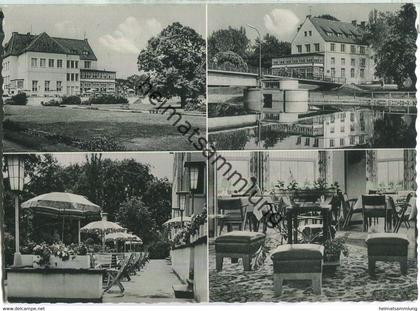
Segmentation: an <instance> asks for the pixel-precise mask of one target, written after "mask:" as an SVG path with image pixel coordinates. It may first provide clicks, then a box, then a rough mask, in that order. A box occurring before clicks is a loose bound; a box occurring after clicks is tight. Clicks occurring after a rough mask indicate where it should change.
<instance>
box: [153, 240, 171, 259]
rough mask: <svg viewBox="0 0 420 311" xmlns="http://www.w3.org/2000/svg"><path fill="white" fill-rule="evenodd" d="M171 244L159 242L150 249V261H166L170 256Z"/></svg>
mask: <svg viewBox="0 0 420 311" xmlns="http://www.w3.org/2000/svg"><path fill="white" fill-rule="evenodd" d="M169 250H170V244H169V242H168V241H157V242H156V243H154V244H153V245H151V246H150V247H149V257H150V259H165V258H166V257H168V256H169Z"/></svg>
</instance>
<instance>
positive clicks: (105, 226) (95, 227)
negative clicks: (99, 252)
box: [80, 213, 127, 250]
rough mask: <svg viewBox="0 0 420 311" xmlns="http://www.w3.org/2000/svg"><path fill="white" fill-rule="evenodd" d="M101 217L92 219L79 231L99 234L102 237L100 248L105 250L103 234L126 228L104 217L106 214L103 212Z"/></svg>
mask: <svg viewBox="0 0 420 311" xmlns="http://www.w3.org/2000/svg"><path fill="white" fill-rule="evenodd" d="M103 217H104V218H103V219H102V220H100V221H94V222H91V223H88V224H87V225H86V226H84V227H83V228H81V229H80V232H85V233H93V234H97V235H100V236H101V237H102V249H103V250H105V235H106V234H108V233H113V232H124V231H126V230H127V229H125V228H123V227H121V226H120V225H119V224H116V223H115V222H112V221H108V220H107V219H106V214H105V213H104V215H103Z"/></svg>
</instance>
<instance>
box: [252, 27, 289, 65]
mask: <svg viewBox="0 0 420 311" xmlns="http://www.w3.org/2000/svg"><path fill="white" fill-rule="evenodd" d="M259 42H260V41H259V39H257V40H256V41H255V44H254V45H253V46H252V52H251V53H250V56H249V58H248V64H249V65H251V66H255V67H257V66H259V55H260V47H259ZM290 53H291V44H290V42H286V41H279V40H278V39H277V38H276V37H275V36H273V35H270V34H266V35H265V36H264V37H263V39H262V45H261V66H262V67H265V68H271V63H272V59H273V58H276V57H281V56H286V55H290Z"/></svg>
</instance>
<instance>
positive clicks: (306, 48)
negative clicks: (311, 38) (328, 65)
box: [296, 43, 320, 53]
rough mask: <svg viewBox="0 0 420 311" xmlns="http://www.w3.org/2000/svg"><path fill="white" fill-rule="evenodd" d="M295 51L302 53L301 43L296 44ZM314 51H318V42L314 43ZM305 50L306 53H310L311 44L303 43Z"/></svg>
mask: <svg viewBox="0 0 420 311" xmlns="http://www.w3.org/2000/svg"><path fill="white" fill-rule="evenodd" d="M296 48H297V51H298V53H302V45H300V44H298V45H296ZM313 51H314V52H319V51H320V48H319V43H314V50H313ZM305 52H306V53H311V52H312V51H311V44H305Z"/></svg>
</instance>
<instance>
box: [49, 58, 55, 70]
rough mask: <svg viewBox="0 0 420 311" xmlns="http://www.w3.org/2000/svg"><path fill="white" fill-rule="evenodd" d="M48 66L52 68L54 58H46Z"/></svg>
mask: <svg viewBox="0 0 420 311" xmlns="http://www.w3.org/2000/svg"><path fill="white" fill-rule="evenodd" d="M48 67H50V68H54V60H53V59H49V60H48Z"/></svg>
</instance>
